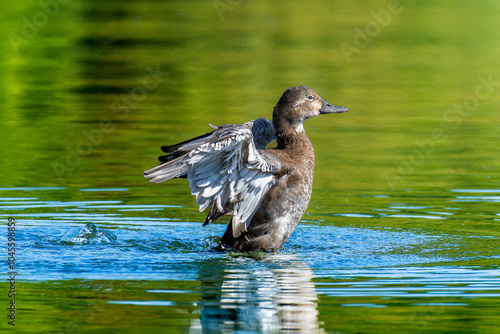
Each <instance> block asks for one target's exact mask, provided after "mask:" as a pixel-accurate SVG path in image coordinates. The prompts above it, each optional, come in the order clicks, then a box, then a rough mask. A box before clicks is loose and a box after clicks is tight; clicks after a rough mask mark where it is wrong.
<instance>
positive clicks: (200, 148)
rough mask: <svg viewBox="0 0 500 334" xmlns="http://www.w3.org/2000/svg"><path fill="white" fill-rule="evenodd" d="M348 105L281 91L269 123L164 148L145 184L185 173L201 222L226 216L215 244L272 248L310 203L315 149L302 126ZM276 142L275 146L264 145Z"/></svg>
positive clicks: (216, 130) (305, 90)
mask: <svg viewBox="0 0 500 334" xmlns="http://www.w3.org/2000/svg"><path fill="white" fill-rule="evenodd" d="M346 111H348V108H346V107H341V106H337V105H332V104H330V103H328V102H327V101H325V100H324V99H323V98H321V97H320V96H319V95H318V94H317V93H316V92H315V91H314V90H313V89H311V88H309V87H307V86H294V87H290V88H288V89H286V90H285V92H284V93H283V94H282V95H281V97H280V99H279V100H278V103H277V104H276V105H275V106H274V109H273V114H272V121H269V120H267V119H265V118H258V119H256V120H253V121H250V122H247V123H244V124H223V125H220V126H214V125H211V124H210V126H211V127H212V129H213V131H211V132H208V133H206V134H204V135H201V136H198V137H196V138H192V139H189V140H186V141H183V142H181V143H178V144H175V145H170V146H162V147H161V150H162V151H163V152H164V153H166V155H162V156H160V157H159V158H158V159H159V161H160V164H159V165H158V166H155V167H153V168H150V169H148V170H146V171H144V173H143V175H144V177H146V178H148V179H149V181H150V182H154V183H162V182H165V181H167V180H171V179H175V178H187V180H188V182H189V187H190V188H191V194H192V195H194V196H195V197H196V203H197V204H198V205H199V210H200V212H203V211H205V210H206V209H208V208H210V209H209V211H208V215H207V217H206V219H205V222H204V223H203V226H205V225H207V224H210V223H213V222H214V221H215V220H217V219H218V218H220V217H222V216H224V215H229V216H230V221H229V223H228V225H227V228H226V231H225V233H224V234H223V236H222V238H221V241H220V245H219V247H220V249H223V250H232V251H237V252H253V251H259V250H261V251H276V250H279V249H281V248H282V247H283V244H284V243H285V242H286V241H287V240H288V239H289V238H290V236H291V235H292V233H293V231H294V230H295V228H296V227H297V224H298V223H299V221H300V219H301V218H302V216H303V214H304V212H305V211H306V209H307V206H308V204H309V201H310V199H311V194H312V185H313V179H314V163H315V156H314V149H313V145H312V143H311V141H310V139H309V137H308V136H307V134H306V132H305V130H304V125H303V124H304V122H305V121H306V120H308V119H310V118H313V117H316V116H320V115H326V114H337V113H344V112H346ZM273 141H276V147H274V148H266V147H267V146H268V144H269V143H271V142H273Z"/></svg>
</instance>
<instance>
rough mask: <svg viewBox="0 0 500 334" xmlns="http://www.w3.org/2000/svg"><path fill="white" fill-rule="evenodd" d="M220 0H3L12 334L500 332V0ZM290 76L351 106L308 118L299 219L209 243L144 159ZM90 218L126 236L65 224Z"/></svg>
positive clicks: (257, 103) (276, 92)
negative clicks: (276, 245)
mask: <svg viewBox="0 0 500 334" xmlns="http://www.w3.org/2000/svg"><path fill="white" fill-rule="evenodd" d="M47 3H48V2H47ZM222 3H225V4H227V5H228V7H224V6H222V7H218V6H220V2H218V1H216V2H210V1H209V2H203V1H189V2H172V1H168V2H161V3H160V2H157V1H142V2H137V3H126V4H124V3H123V2H117V1H108V2H106V3H104V2H102V1H101V2H98V1H85V2H83V1H73V2H68V3H62V2H61V3H59V2H57V4H58V5H57V6H55V5H52V7H43V6H42V5H41V4H40V3H35V2H33V3H24V2H18V3H11V4H9V5H8V6H5V8H4V10H3V11H2V13H0V18H1V20H0V27H1V29H2V32H4V33H3V34H2V36H4V37H5V38H3V39H0V50H1V51H0V64H1V65H0V66H1V68H2V74H3V75H2V79H0V87H1V88H2V89H0V96H1V97H2V104H1V105H0V119H1V124H2V143H1V144H0V145H1V148H2V155H1V158H0V159H1V160H0V162H1V163H0V222H1V224H0V241H1V243H2V244H6V243H7V242H8V227H7V222H8V219H9V217H10V218H11V220H12V219H15V221H16V231H15V233H16V263H15V266H16V267H15V269H16V273H17V274H16V285H15V288H16V297H15V300H16V327H15V332H16V333H106V332H123V333H137V332H150V333H186V332H189V333H201V332H203V333H219V332H223V333H229V332H233V331H234V332H239V333H249V332H267V333H276V332H301V333H304V332H310V333H323V332H328V333H500V326H499V325H498V324H499V323H500V267H499V265H500V249H499V246H498V245H499V238H500V229H499V221H500V211H499V209H498V202H499V201H500V183H499V176H500V173H499V169H500V160H499V158H498V144H497V143H498V130H499V129H498V124H499V117H498V110H497V109H498V105H499V102H500V94H499V91H498V84H497V82H498V81H499V78H500V71H499V69H500V66H499V65H500V63H499V60H498V54H499V52H500V49H499V46H498V43H495V41H497V40H498V31H499V28H500V27H499V23H498V15H497V13H498V10H499V9H500V7H499V5H498V4H497V3H493V2H481V3H477V2H472V1H466V2H461V3H460V4H456V3H439V4H435V3H424V2H414V1H401V3H400V4H401V5H400V6H399V7H398V6H396V7H390V6H391V5H389V3H388V2H386V1H372V2H370V3H369V4H366V3H353V2H349V3H348V2H345V3H326V2H322V1H310V2H308V3H307V5H304V3H301V2H296V3H295V2H292V3H290V2H275V3H270V2H269V3H254V2H246V1H241V2H236V1H234V2H225V1H222ZM51 4H53V3H51ZM44 8H45V9H44ZM47 8H49V9H47ZM41 11H43V12H41ZM40 13H42V14H40ZM43 13H47V14H46V15H47V20H46V22H45V21H44V20H43ZM374 13H375V14H374ZM388 13H389V14H388ZM52 14H53V15H52ZM26 22H28V23H26ZM374 22H375V23H374ZM377 22H378V25H377ZM35 23H36V25H35V26H34V27H35V28H32V29H31V30H30V28H29V27H28V26H27V25H29V24H35ZM377 27H378V28H377ZM367 29H372V30H367ZM360 31H361V33H360ZM13 34H14V35H15V36H20V37H22V38H21V39H14V40H13V39H12V38H14V37H13V36H14V35H13ZM346 45H348V46H351V47H353V48H355V49H352V48H351V49H346ZM346 50H347V51H346ZM349 50H350V51H352V52H350V51H349ZM353 50H355V51H353ZM298 84H305V85H308V86H310V87H312V88H314V89H315V90H316V91H317V92H318V93H319V94H320V95H321V96H322V97H323V98H325V99H326V100H327V101H329V102H331V103H333V104H338V105H342V106H346V107H349V109H350V111H349V112H348V113H345V114H342V115H329V116H322V117H320V118H316V119H312V120H309V121H307V123H306V124H305V129H306V131H307V133H308V135H309V136H310V138H311V140H312V142H313V144H314V147H315V151H316V172H315V184H314V191H313V195H312V199H311V203H310V205H309V208H308V211H307V213H306V214H305V215H304V217H303V219H302V221H301V223H300V224H299V226H298V227H297V230H296V231H295V232H294V234H293V235H292V237H291V238H290V240H289V241H288V242H287V243H286V244H285V247H284V249H283V250H281V251H279V252H273V253H255V254H238V253H221V252H217V251H214V249H213V248H214V247H215V246H216V245H217V244H218V242H219V240H220V237H221V235H222V234H223V232H224V229H225V224H226V223H227V221H224V219H221V222H219V223H216V224H211V225H208V226H206V227H202V226H201V223H202V222H203V221H204V218H205V216H204V214H200V213H199V212H198V210H197V207H196V205H195V203H194V199H193V198H192V196H191V195H190V192H189V189H188V187H187V184H186V181H185V180H173V181H170V182H168V183H167V184H161V185H156V184H151V183H149V182H147V180H146V179H144V178H143V177H142V171H143V170H145V169H148V168H150V167H152V166H154V165H155V164H156V163H157V161H156V156H158V155H159V154H160V150H159V147H160V146H161V145H165V144H171V143H175V142H177V141H180V140H184V139H187V138H190V137H193V136H197V135H200V134H203V133H205V132H207V131H210V128H209V127H208V123H209V122H210V123H212V124H216V125H219V124H223V123H228V122H231V123H237V122H240V123H241V122H245V121H248V120H250V119H255V118H257V117H270V116H271V111H272V107H273V106H274V104H275V103H276V102H277V100H278V98H279V96H280V94H281V93H282V92H283V91H284V89H286V88H287V87H289V86H292V85H298ZM90 223H92V224H95V226H96V227H97V229H98V231H103V232H106V234H105V235H107V236H110V235H111V236H116V239H114V238H113V237H106V238H104V237H101V238H93V239H91V240H89V241H88V242H87V241H85V240H81V239H78V240H72V239H71V238H69V237H71V236H75V234H74V233H75V231H79V230H80V229H82V228H84V227H85V226H86V225H87V224H90ZM68 238H69V239H68ZM3 249H4V252H5V250H6V248H5V247H4V248H3ZM2 256H3V258H5V259H7V258H8V254H7V253H4V255H2ZM4 263H6V261H4ZM6 268H7V267H6V266H4V270H3V271H2V273H3V277H4V278H8V277H9V276H8V275H7V269H6ZM0 286H1V289H2V291H3V292H2V294H3V295H4V296H5V295H7V292H8V290H9V285H8V283H7V282H6V281H5V280H3V282H2V283H0ZM9 298H10V297H9ZM1 303H2V305H0V306H1V308H2V309H4V310H5V311H4V313H2V319H4V320H2V322H1V324H0V326H1V328H2V331H3V330H4V328H7V329H8V330H11V331H12V329H13V328H12V326H9V325H8V324H7V320H8V319H7V318H6V317H5V316H6V315H7V312H8V311H7V310H6V308H7V307H8V305H9V304H8V303H9V299H7V298H4V299H2V300H1Z"/></svg>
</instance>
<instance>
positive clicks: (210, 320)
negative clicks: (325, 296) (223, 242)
mask: <svg viewBox="0 0 500 334" xmlns="http://www.w3.org/2000/svg"><path fill="white" fill-rule="evenodd" d="M262 257H263V258H261V259H255V258H249V257H236V258H234V259H230V260H227V261H226V262H224V263H221V262H220V261H217V262H211V261H209V262H208V263H205V266H203V268H202V269H201V270H200V281H201V301H200V303H201V309H200V312H201V329H202V332H203V333H230V332H233V331H235V330H238V331H256V332H279V331H286V332H298V333H321V332H323V331H322V330H320V329H319V325H318V310H317V295H316V290H315V285H314V282H312V279H313V278H314V275H313V272H312V270H311V269H310V268H308V267H307V265H306V264H305V263H303V262H301V261H298V260H297V259H295V258H294V257H293V256H292V255H283V254H264V255H262ZM193 325H195V324H193ZM196 325H198V326H196ZM196 325H195V326H194V327H192V329H194V328H196V327H198V328H199V324H196ZM192 332H193V333H194V332H196V330H195V331H192Z"/></svg>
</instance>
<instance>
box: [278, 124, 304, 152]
mask: <svg viewBox="0 0 500 334" xmlns="http://www.w3.org/2000/svg"><path fill="white" fill-rule="evenodd" d="M276 142H277V144H278V146H277V148H278V149H282V150H286V149H291V150H295V151H301V150H304V149H312V144H311V141H310V140H309V137H308V136H307V134H306V132H305V131H304V128H303V127H302V124H300V126H297V127H289V128H286V129H276Z"/></svg>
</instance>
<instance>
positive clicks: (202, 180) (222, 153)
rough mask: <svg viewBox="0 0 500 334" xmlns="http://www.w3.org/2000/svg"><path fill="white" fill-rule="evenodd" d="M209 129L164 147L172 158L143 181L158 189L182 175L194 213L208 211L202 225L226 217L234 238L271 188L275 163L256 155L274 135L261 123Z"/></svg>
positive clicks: (267, 126) (266, 125)
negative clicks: (193, 202)
mask: <svg viewBox="0 0 500 334" xmlns="http://www.w3.org/2000/svg"><path fill="white" fill-rule="evenodd" d="M214 128H215V131H213V132H211V133H207V134H206V135H204V136H200V137H197V138H195V139H194V140H193V141H185V142H182V143H180V144H177V145H173V146H166V147H164V151H166V152H171V153H172V154H171V155H169V156H164V157H162V158H163V159H160V160H161V161H165V162H164V163H163V164H161V165H159V166H156V167H153V168H151V169H149V170H147V171H145V172H144V176H145V177H147V178H150V181H151V182H157V183H159V182H164V181H166V180H169V179H172V178H176V177H181V176H184V175H186V176H187V179H188V181H189V186H190V188H191V193H192V194H193V195H195V197H196V203H197V204H198V205H199V209H200V212H201V211H204V210H205V209H207V208H208V207H209V206H210V205H211V206H212V209H211V210H210V213H209V216H208V217H207V220H206V222H205V224H207V223H208V222H210V221H213V220H215V219H217V218H218V217H220V216H221V215H223V214H230V215H231V216H232V219H231V221H232V224H233V226H232V230H233V236H234V237H238V236H239V235H240V234H241V233H242V232H244V231H246V229H247V226H248V224H249V223H250V221H251V219H252V217H253V215H254V214H255V212H256V211H257V210H258V208H259V207H260V204H261V203H262V200H263V198H264V195H265V194H266V192H267V191H268V190H269V188H271V187H272V185H273V184H274V183H275V182H276V179H275V176H274V174H275V173H276V171H277V170H278V169H279V168H280V163H279V161H278V160H277V159H273V158H272V157H271V158H270V156H271V155H272V154H270V153H269V152H264V151H262V153H265V154H261V151H259V149H264V148H265V146H266V145H267V144H268V143H269V142H270V141H272V140H273V139H274V138H275V133H274V129H273V127H272V123H271V122H270V121H268V120H266V119H263V118H259V119H257V120H255V121H251V122H248V123H245V124H226V125H222V126H219V127H214ZM212 218H213V219H212Z"/></svg>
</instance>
